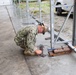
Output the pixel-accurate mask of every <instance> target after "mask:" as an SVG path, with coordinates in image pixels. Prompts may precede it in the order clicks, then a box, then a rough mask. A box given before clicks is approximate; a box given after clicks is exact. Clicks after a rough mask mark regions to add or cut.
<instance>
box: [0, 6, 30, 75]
mask: <svg viewBox="0 0 76 75" xmlns="http://www.w3.org/2000/svg"><path fill="white" fill-rule="evenodd" d="M14 36H15V33H14V30H13V27H12V25H11V22H10V20H9V17H8V13H7V10H6V9H5V7H4V6H3V7H0V75H31V73H30V71H29V68H28V66H27V63H26V61H25V59H24V56H23V54H22V51H20V48H19V47H17V46H16V44H15V42H14Z"/></svg>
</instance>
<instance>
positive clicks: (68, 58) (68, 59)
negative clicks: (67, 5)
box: [0, 10, 76, 75]
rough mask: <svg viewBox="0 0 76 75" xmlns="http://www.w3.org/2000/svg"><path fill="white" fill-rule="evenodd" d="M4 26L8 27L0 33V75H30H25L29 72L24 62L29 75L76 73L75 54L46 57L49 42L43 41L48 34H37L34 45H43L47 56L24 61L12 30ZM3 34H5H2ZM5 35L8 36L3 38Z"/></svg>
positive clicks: (26, 57)
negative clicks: (14, 40)
mask: <svg viewBox="0 0 76 75" xmlns="http://www.w3.org/2000/svg"><path fill="white" fill-rule="evenodd" d="M3 11H4V10H3ZM14 24H15V22H14ZM4 25H5V24H4ZM6 25H7V27H8V29H6V30H5V32H6V33H5V32H4V31H0V33H1V36H2V37H4V38H2V37H1V36H0V37H1V42H0V43H1V44H0V47H1V50H0V51H1V52H0V53H1V54H0V59H1V61H0V63H1V65H0V66H1V67H0V73H1V74H4V75H8V74H9V75H24V74H25V75H30V74H27V73H29V71H28V70H27V69H28V68H27V65H26V63H25V64H24V62H25V60H26V61H27V64H28V67H29V70H30V72H31V75H76V71H75V70H76V65H75V64H76V54H75V53H71V54H69V55H62V56H56V57H48V53H47V48H50V41H49V40H48V41H45V39H44V38H45V37H47V36H50V35H49V34H48V33H46V34H45V35H41V34H39V35H38V36H37V43H36V45H39V44H43V45H45V47H44V53H45V54H47V56H46V57H44V58H42V57H40V56H25V60H24V58H23V56H22V54H21V52H20V51H19V49H20V48H19V47H17V46H16V45H15V43H14V42H13V38H14V35H15V34H14V31H11V30H12V29H11V28H9V27H10V25H8V24H6ZM15 25H16V24H15ZM1 26H3V25H1ZM4 27H5V26H4ZM1 29H2V28H1ZM4 29H5V28H4ZM10 29H11V30H10ZM2 30H3V29H2ZM8 30H10V32H9V33H8ZM3 32H4V33H5V34H2V33H3ZM6 35H8V36H7V37H5V36H6ZM8 37H9V38H8ZM9 40H10V41H9ZM11 41H12V42H11ZM62 45H63V44H62ZM59 46H61V45H56V47H59ZM5 51H6V52H5ZM3 60H4V61H3ZM8 65H9V66H8ZM7 66H8V67H7ZM25 66H26V69H25ZM6 71H7V72H6Z"/></svg>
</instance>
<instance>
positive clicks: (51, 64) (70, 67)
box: [25, 34, 76, 75]
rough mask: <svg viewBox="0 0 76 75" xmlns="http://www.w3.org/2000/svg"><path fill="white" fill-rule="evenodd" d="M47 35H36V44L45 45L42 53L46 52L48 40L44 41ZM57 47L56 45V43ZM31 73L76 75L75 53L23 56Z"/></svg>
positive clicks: (33, 74) (35, 74)
mask: <svg viewBox="0 0 76 75" xmlns="http://www.w3.org/2000/svg"><path fill="white" fill-rule="evenodd" d="M46 36H47V34H45V36H43V35H38V36H37V42H38V43H37V44H40V43H42V44H43V45H45V48H44V51H45V52H44V53H46V54H48V53H47V48H49V44H50V43H49V41H45V40H44V38H45V37H46ZM56 47H57V45H56ZM25 58H26V61H27V63H28V66H29V68H30V70H31V73H32V75H76V71H75V70H76V65H75V64H76V53H71V54H69V55H61V56H56V57H48V55H47V56H46V57H44V58H42V57H30V56H29V57H25Z"/></svg>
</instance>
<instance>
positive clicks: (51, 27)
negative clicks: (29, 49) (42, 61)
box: [50, 0, 54, 49]
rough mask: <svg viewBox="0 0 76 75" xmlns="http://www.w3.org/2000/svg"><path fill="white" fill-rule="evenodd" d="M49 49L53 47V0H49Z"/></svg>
mask: <svg viewBox="0 0 76 75" xmlns="http://www.w3.org/2000/svg"><path fill="white" fill-rule="evenodd" d="M50 29H51V34H50V37H51V49H53V47H54V0H50Z"/></svg>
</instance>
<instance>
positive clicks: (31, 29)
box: [14, 26, 38, 52]
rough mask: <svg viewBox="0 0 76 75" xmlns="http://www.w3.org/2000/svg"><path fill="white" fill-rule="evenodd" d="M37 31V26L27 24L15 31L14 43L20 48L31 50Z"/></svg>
mask: <svg viewBox="0 0 76 75" xmlns="http://www.w3.org/2000/svg"><path fill="white" fill-rule="evenodd" d="M37 33H38V30H37V26H27V27H25V28H23V29H22V30H20V31H18V32H17V34H16V36H15V38H14V40H15V42H16V44H17V45H18V46H20V47H21V48H24V49H25V50H30V51H31V52H33V51H34V47H35V43H36V35H37Z"/></svg>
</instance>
